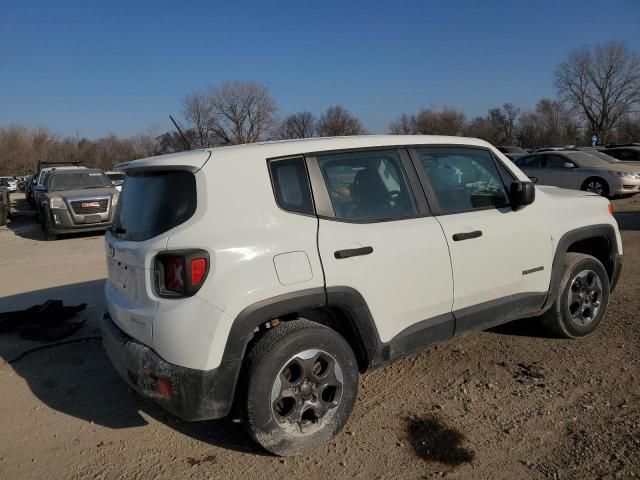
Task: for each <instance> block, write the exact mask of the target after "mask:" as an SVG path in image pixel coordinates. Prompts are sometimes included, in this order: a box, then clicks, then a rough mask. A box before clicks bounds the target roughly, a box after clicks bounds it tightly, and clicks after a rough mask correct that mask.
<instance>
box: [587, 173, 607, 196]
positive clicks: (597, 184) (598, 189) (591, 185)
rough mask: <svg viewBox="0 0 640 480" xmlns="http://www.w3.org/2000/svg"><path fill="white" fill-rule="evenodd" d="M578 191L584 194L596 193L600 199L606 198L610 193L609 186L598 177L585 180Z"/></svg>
mask: <svg viewBox="0 0 640 480" xmlns="http://www.w3.org/2000/svg"><path fill="white" fill-rule="evenodd" d="M580 189H581V190H584V191H586V192H593V193H597V194H598V195H600V196H602V197H608V196H609V192H610V189H609V184H608V183H607V181H606V180H604V179H603V178H600V177H589V178H587V179H586V180H585V181H584V183H583V184H582V187H580Z"/></svg>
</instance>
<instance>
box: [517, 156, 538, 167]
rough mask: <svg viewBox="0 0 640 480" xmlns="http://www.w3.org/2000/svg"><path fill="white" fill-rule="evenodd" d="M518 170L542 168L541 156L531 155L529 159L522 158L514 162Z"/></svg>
mask: <svg viewBox="0 0 640 480" xmlns="http://www.w3.org/2000/svg"><path fill="white" fill-rule="evenodd" d="M516 165H518V166H519V167H520V168H540V167H542V155H532V156H531V157H522V158H520V159H518V161H517V162H516Z"/></svg>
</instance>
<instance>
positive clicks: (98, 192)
mask: <svg viewBox="0 0 640 480" xmlns="http://www.w3.org/2000/svg"><path fill="white" fill-rule="evenodd" d="M116 192H117V190H116V189H115V188H113V187H104V188H81V189H78V190H60V191H54V192H48V195H49V196H50V197H51V196H54V195H55V196H57V197H62V198H65V199H67V200H73V199H74V198H90V197H110V196H111V195H113V194H114V193H116Z"/></svg>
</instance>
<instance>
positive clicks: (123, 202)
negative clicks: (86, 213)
mask: <svg viewBox="0 0 640 480" xmlns="http://www.w3.org/2000/svg"><path fill="white" fill-rule="evenodd" d="M196 206H197V198H196V179H195V177H194V176H193V173H191V172H187V171H184V170H178V171H162V172H145V173H134V174H131V175H128V176H127V177H126V180H125V182H124V188H123V189H122V194H121V196H120V201H119V202H118V207H117V210H116V213H115V218H114V220H113V231H114V235H116V236H117V237H119V238H122V239H124V240H131V241H134V242H140V241H143V240H148V239H149V238H153V237H155V236H157V235H160V234H161V233H164V232H166V231H167V230H170V229H172V228H173V227H176V226H178V225H180V224H181V223H184V222H186V221H187V220H188V219H189V218H191V216H192V215H193V213H194V212H195V211H196Z"/></svg>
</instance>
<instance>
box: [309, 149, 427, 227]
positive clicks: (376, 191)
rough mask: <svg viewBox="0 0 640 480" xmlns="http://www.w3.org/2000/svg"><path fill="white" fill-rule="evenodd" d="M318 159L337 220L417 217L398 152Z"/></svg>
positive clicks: (336, 155) (362, 153)
mask: <svg viewBox="0 0 640 480" xmlns="http://www.w3.org/2000/svg"><path fill="white" fill-rule="evenodd" d="M317 158H318V166H319V167H320V170H321V172H322V176H323V177H324V180H325V183H326V185H327V190H328V191H329V197H330V198H331V203H332V205H333V210H334V213H335V217H336V218H337V219H341V220H351V221H384V220H397V219H401V218H408V217H413V216H415V215H416V214H417V209H416V206H415V203H414V200H413V195H412V194H411V191H410V190H409V185H408V183H407V178H406V174H405V171H404V169H403V167H402V161H401V159H400V155H399V153H398V151H397V150H375V151H367V152H351V153H337V154H331V155H320V156H318V157H317Z"/></svg>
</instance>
